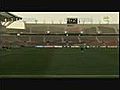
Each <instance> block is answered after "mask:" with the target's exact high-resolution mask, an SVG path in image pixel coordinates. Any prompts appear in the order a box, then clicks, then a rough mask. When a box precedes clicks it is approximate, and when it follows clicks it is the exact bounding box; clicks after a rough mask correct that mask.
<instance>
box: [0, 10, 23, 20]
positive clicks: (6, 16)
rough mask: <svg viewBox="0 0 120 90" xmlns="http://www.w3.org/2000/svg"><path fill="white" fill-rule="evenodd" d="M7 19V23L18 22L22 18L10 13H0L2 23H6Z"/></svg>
mask: <svg viewBox="0 0 120 90" xmlns="http://www.w3.org/2000/svg"><path fill="white" fill-rule="evenodd" d="M5 19H6V20H7V21H11V20H13V21H16V20H19V19H22V18H21V17H18V16H16V15H13V14H11V13H8V12H0V21H5Z"/></svg>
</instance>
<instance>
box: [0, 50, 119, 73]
mask: <svg viewBox="0 0 120 90" xmlns="http://www.w3.org/2000/svg"><path fill="white" fill-rule="evenodd" d="M118 74H119V52H118V48H117V49H110V48H109V49H108V48H107V49H105V48H89V49H86V50H85V51H84V52H83V53H82V52H81V49H79V48H77V49H71V48H60V49H55V48H20V49H10V50H5V51H0V75H118Z"/></svg>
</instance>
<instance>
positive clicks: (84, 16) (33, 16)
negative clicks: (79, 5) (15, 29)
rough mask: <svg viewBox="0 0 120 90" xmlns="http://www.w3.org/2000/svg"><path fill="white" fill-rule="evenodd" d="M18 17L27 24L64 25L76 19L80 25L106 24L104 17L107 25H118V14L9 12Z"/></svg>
mask: <svg viewBox="0 0 120 90" xmlns="http://www.w3.org/2000/svg"><path fill="white" fill-rule="evenodd" d="M10 13H12V14H14V15H17V16H20V17H22V18H23V20H24V21H26V22H27V23H35V20H38V23H60V22H61V23H65V22H66V18H78V19H80V20H81V23H82V22H83V21H84V20H85V23H86V24H87V23H94V24H98V23H103V24H104V23H106V21H105V19H103V18H105V17H109V23H113V24H119V12H10Z"/></svg>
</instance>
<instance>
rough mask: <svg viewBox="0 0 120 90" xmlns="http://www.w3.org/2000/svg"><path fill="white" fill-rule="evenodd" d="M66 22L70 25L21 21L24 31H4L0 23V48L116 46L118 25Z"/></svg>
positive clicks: (75, 19)
mask: <svg viewBox="0 0 120 90" xmlns="http://www.w3.org/2000/svg"><path fill="white" fill-rule="evenodd" d="M0 14H1V15H3V14H4V15H6V14H8V13H6V14H5V13H3V12H2V13H0ZM10 15H11V14H10ZM6 16H7V15H6ZM12 16H13V15H12ZM10 18H11V17H8V20H7V21H9V22H10ZM19 19H21V18H20V17H16V19H15V16H14V17H13V19H11V20H19ZM66 19H67V20H69V23H68V22H67V23H66V24H44V23H43V24H39V23H34V24H31V23H25V22H24V24H25V29H10V28H7V29H6V28H5V27H6V26H4V25H2V24H1V28H3V27H4V28H5V29H4V30H3V29H1V32H2V34H1V43H2V44H1V46H2V47H15V46H18V47H21V46H27V47H34V46H56V45H58V46H63V47H64V46H69V47H70V46H80V45H87V46H95V47H98V46H106V47H107V46H115V47H117V46H118V43H119V24H80V23H79V24H78V20H77V18H72V19H71V18H66ZM71 20H72V22H71ZM2 21H4V22H6V21H5V18H4V19H3V18H2Z"/></svg>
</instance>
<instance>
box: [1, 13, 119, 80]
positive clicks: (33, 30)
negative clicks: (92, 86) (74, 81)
mask: <svg viewBox="0 0 120 90" xmlns="http://www.w3.org/2000/svg"><path fill="white" fill-rule="evenodd" d="M103 19H104V21H105V22H106V23H100V22H99V23H97V24H96V23H93V20H92V18H79V17H77V18H76V17H74V16H73V17H66V18H64V22H62V20H61V21H59V22H58V23H55V22H54V19H53V20H51V22H50V23H45V21H43V23H39V22H38V20H37V19H34V22H33V23H27V22H26V21H24V20H23V17H19V16H17V15H14V14H12V13H8V12H0V21H1V23H0V77H1V78H4V77H50V78H51V77H59V78H61V77H62V78H63V77H66V78H67V77H71V78H76V77H77V78H81V77H82V78H84V77H85V78H86V77H88V78H90V77H95V78H96V77H98V78H104V77H105V78H107V77H108V78H109V77H110V78H118V77H119V23H110V20H109V17H108V16H105V17H104V18H103ZM86 22H89V23H86Z"/></svg>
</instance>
